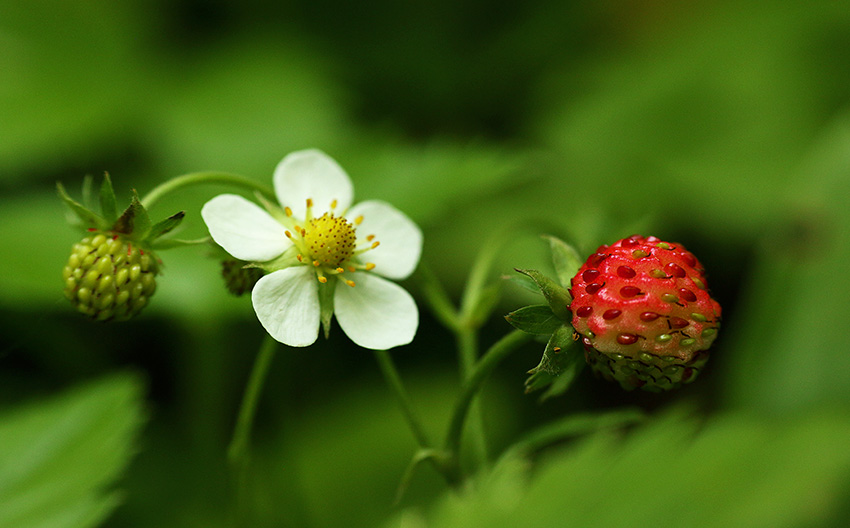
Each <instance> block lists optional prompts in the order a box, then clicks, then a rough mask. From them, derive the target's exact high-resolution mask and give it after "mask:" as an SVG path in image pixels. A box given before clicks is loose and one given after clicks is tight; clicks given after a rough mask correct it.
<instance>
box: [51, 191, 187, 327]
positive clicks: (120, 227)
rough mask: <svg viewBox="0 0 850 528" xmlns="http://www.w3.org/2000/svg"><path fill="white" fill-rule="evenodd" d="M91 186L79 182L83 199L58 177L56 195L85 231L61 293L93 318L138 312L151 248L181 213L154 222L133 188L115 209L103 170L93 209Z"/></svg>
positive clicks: (153, 268) (145, 297)
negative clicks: (97, 207) (121, 207)
mask: <svg viewBox="0 0 850 528" xmlns="http://www.w3.org/2000/svg"><path fill="white" fill-rule="evenodd" d="M90 189H91V186H90V185H84V186H83V191H84V192H83V194H84V196H83V201H84V202H85V204H86V205H83V204H82V203H80V202H77V201H76V200H74V199H73V198H71V197H70V196H69V195H68V193H67V192H66V191H65V188H64V187H63V186H62V184H61V183H57V190H58V192H59V196H60V197H61V198H62V200H63V201H64V202H65V204H66V205H67V206H68V208H69V209H70V210H71V212H72V213H73V214H74V215H75V216H76V218H77V220H78V222H77V223H78V224H79V225H80V227H82V228H83V229H84V231H85V233H86V234H85V236H84V237H83V239H82V240H80V241H79V242H77V243H76V244H74V246H73V248H72V249H71V255H70V257H69V258H68V262H67V263H66V265H65V267H64V269H63V270H62V278H63V280H64V283H65V288H64V293H65V297H67V298H68V300H69V301H71V304H72V305H73V306H74V308H76V309H77V311H79V312H81V313H83V314H85V315H87V316H89V317H90V318H92V319H94V320H97V321H125V320H128V319H131V318H132V317H135V316H136V315H138V314H139V312H141V310H142V309H143V308H144V307H145V306H146V305H147V304H148V302H149V300H150V298H151V296H152V295H153V294H154V292H155V291H156V276H157V274H159V273H160V267H161V262H160V260H159V258H158V257H157V256H156V253H155V252H154V250H155V249H156V248H157V247H158V244H157V239H158V238H159V237H161V236H162V235H164V234H166V233H168V232H169V231H171V230H172V229H174V228H175V227H177V226H178V225H179V224H180V222H181V221H182V220H183V216H184V213H183V212H182V211H181V212H178V213H176V214H173V215H171V216H169V217H168V218H166V219H164V220H162V221H160V222H157V223H156V224H154V223H152V222H151V220H150V217H149V216H148V213H147V210H146V209H145V207H144V206H143V205H142V203H141V201H140V200H139V197H138V195H137V194H136V192H135V191H133V197H132V200H131V202H130V205H129V206H127V208H126V209H124V211H123V212H122V213H121V214H120V215H119V214H118V208H117V200H116V198H115V192H114V190H113V187H112V181H111V180H110V178H109V175H108V174H105V175H104V178H103V183H102V184H101V186H100V193H99V196H98V201H99V205H100V212H99V213H97V212H95V211H94V210H93V209H92V208H91V202H93V200H92V197H91V196H90V195H91V192H90Z"/></svg>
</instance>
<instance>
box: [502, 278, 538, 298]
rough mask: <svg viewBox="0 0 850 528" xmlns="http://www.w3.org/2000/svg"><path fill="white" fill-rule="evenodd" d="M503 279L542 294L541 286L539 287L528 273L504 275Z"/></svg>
mask: <svg viewBox="0 0 850 528" xmlns="http://www.w3.org/2000/svg"><path fill="white" fill-rule="evenodd" d="M502 279H504V280H506V281H510V282H512V283H513V284H516V285H517V286H519V287H520V288H522V289H523V290H526V291H530V292H531V293H536V294H537V295H540V288H538V287H537V283H535V282H534V279H532V278H531V277H529V276H528V275H504V276H502Z"/></svg>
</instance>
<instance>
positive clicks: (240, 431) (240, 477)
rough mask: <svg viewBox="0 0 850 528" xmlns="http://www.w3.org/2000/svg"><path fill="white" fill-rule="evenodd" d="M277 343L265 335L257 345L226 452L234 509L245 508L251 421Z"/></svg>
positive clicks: (252, 421) (255, 412)
mask: <svg viewBox="0 0 850 528" xmlns="http://www.w3.org/2000/svg"><path fill="white" fill-rule="evenodd" d="M277 345H278V343H277V341H275V340H274V339H273V338H272V337H271V336H269V335H268V334H267V335H266V337H265V338H264V340H263V343H262V345H260V350H259V352H258V353H257V359H255V360H254V366H253V368H252V369H251V375H250V377H249V378H248V384H247V385H245V393H244V394H243V396H242V404H241V405H240V407H239V415H238V417H237V419H236V427H235V428H234V430H233V439H232V440H231V441H230V445H229V446H228V448H227V461H228V463H229V465H230V470H231V472H232V475H233V479H234V485H235V486H236V494H237V495H236V501H237V508H238V509H239V510H240V511H241V510H242V509H243V508H244V502H245V494H246V484H247V482H246V478H247V469H248V462H249V460H250V448H251V430H252V429H253V426H254V417H255V415H256V414H257V403H258V402H259V399H260V393H261V392H262V388H263V385H264V384H265V381H266V376H267V375H268V372H269V367H270V366H271V362H272V359H273V358H274V353H275V350H276V349H277Z"/></svg>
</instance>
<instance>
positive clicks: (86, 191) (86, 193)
mask: <svg viewBox="0 0 850 528" xmlns="http://www.w3.org/2000/svg"><path fill="white" fill-rule="evenodd" d="M82 191H83V192H82V194H83V205H84V206H86V208H88V209H94V176H92V175H91V174H86V175H85V176H83V183H82ZM112 221H113V222H114V221H115V219H113V220H112Z"/></svg>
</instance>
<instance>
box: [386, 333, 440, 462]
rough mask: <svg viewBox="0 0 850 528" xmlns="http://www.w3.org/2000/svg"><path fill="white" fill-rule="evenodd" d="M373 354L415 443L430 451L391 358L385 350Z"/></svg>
mask: <svg viewBox="0 0 850 528" xmlns="http://www.w3.org/2000/svg"><path fill="white" fill-rule="evenodd" d="M374 352H375V359H377V360H378V366H380V367H381V373H382V374H383V375H384V380H385V381H386V382H387V385H388V386H389V388H390V389H391V390H392V392H393V395H395V398H396V400H397V401H398V404H399V407H401V410H402V413H404V418H405V420H407V425H408V426H409V427H410V430H411V432H412V433H413V436H414V438H416V443H417V444H419V447H420V448H421V449H431V446H432V444H431V441H430V440H429V439H428V435H427V433H426V432H425V429H424V428H423V427H422V421H421V420H420V419H419V415H418V414H417V413H416V411H415V410H414V409H413V404H412V403H411V401H410V396H408V394H407V390H406V389H405V388H404V383H402V381H401V376H399V374H398V370H397V369H396V367H395V363H394V362H393V360H392V357H390V354H389V352H387V351H386V350H375V351H374Z"/></svg>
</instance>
